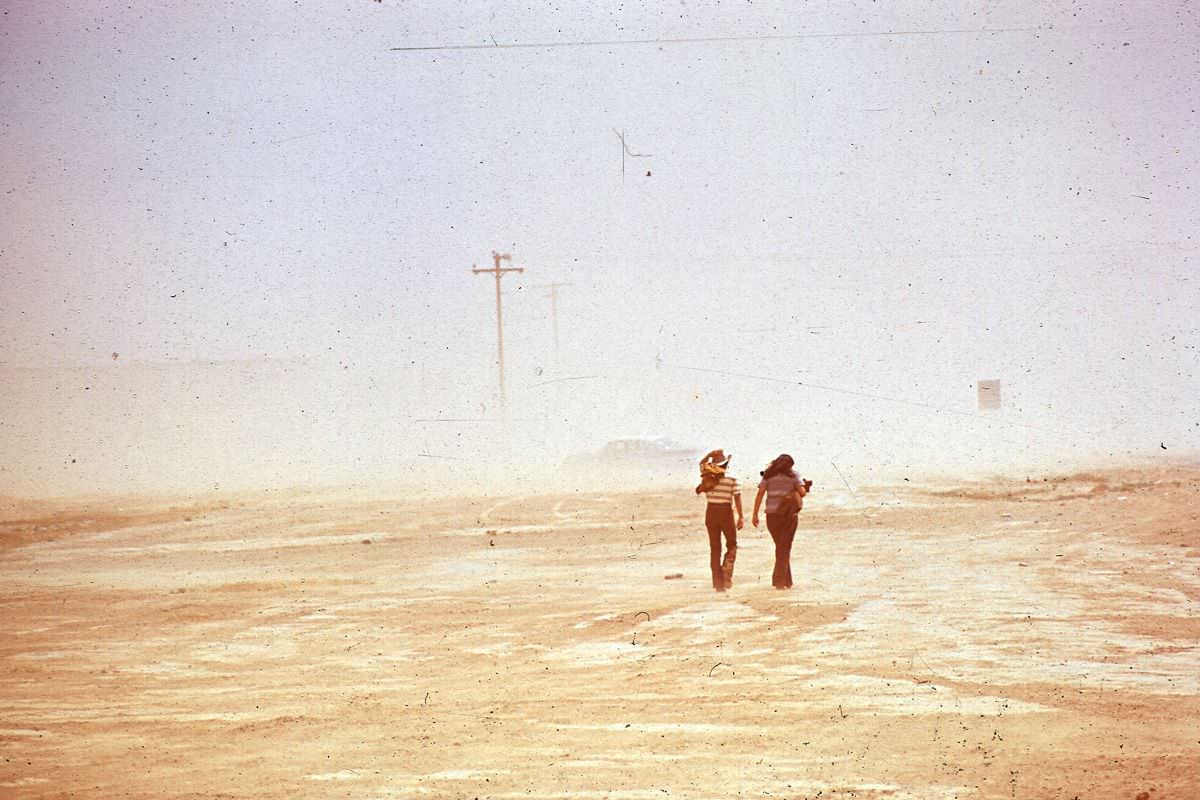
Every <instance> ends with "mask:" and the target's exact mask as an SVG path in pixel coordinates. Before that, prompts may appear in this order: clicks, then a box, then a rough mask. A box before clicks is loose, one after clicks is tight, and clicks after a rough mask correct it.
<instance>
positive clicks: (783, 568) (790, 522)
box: [767, 514, 799, 589]
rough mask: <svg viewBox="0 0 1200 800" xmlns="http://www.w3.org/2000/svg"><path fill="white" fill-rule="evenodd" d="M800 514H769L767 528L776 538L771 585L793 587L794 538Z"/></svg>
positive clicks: (785, 587)
mask: <svg viewBox="0 0 1200 800" xmlns="http://www.w3.org/2000/svg"><path fill="white" fill-rule="evenodd" d="M798 521H799V515H798V514H767V530H768V531H770V532H771V538H772V539H774V540H775V571H774V572H773V573H771V585H772V586H774V587H775V588H777V589H790V588H792V540H793V539H795V538H796V523H797V522H798Z"/></svg>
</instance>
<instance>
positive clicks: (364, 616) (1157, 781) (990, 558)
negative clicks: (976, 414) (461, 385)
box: [0, 468, 1200, 800]
mask: <svg viewBox="0 0 1200 800" xmlns="http://www.w3.org/2000/svg"><path fill="white" fill-rule="evenodd" d="M1022 477H1023V476H1022ZM820 489H821V487H818V490H817V491H816V492H815V493H814V494H813V495H812V497H811V498H810V502H809V504H808V507H807V508H806V510H805V512H804V514H803V515H802V517H801V528H800V532H799V534H798V537H797V545H796V552H795V554H794V557H793V571H794V573H795V575H796V587H795V588H794V589H793V590H792V591H790V592H780V591H775V590H773V589H772V588H771V586H770V572H771V561H772V555H773V553H772V546H771V542H770V538H769V537H768V536H767V534H766V532H765V531H755V530H753V529H752V528H750V527H749V526H748V527H747V529H746V530H745V531H743V532H742V535H741V548H740V553H739V559H738V562H737V571H736V573H735V576H734V580H735V585H734V587H733V589H732V590H731V591H730V592H729V593H727V594H724V595H718V594H716V593H714V592H713V591H712V590H711V589H710V588H709V578H708V575H707V558H708V556H707V543H706V541H707V540H706V537H705V535H704V533H703V528H702V525H701V524H700V519H701V516H702V508H701V505H700V502H701V501H699V500H698V499H697V498H696V497H695V496H694V495H692V494H691V493H690V490H688V489H686V488H685V489H682V490H680V491H674V492H657V493H643V494H599V493H592V494H589V493H565V494H559V495H554V496H528V497H511V498H491V499H486V498H479V499H474V500H456V501H446V500H437V501H434V500H413V499H411V498H404V497H400V496H389V497H381V496H374V497H361V496H360V497H351V496H348V495H343V496H338V495H332V494H331V495H326V496H315V495H307V496H286V497H285V496H279V495H270V496H242V497H226V498H219V499H213V500H206V501H204V502H195V501H189V502H176V503H174V504H172V503H169V502H161V501H160V502H155V501H153V500H150V499H136V498H132V499H131V498H123V499H120V500H108V501H103V502H101V501H91V502H82V501H81V502H74V503H67V502H61V503H54V504H50V503H31V502H18V501H13V500H9V501H7V502H6V504H5V509H6V510H5V519H4V522H3V523H2V528H0V530H2V538H0V545H2V549H0V576H2V581H0V602H2V603H3V619H4V627H5V636H4V638H3V644H2V646H0V660H2V664H3V670H2V672H0V709H2V710H0V750H2V753H3V763H2V765H0V796H3V797H22V798H60V797H89V798H118V797H120V798H335V797H338V798H340V797H346V798H426V797H428V798H476V797H478V798H503V797H513V798H609V797H612V798H660V797H663V798H666V797H676V798H730V797H781V798H838V799H839V800H840V799H842V798H863V799H866V800H878V799H880V798H894V799H896V800H900V799H911V800H934V799H938V800H940V799H943V798H1008V799H1010V800H1011V799H1013V798H1029V799H1031V800H1032V799H1034V798H1036V799H1038V800H1043V799H1052V798H1061V799H1062V800H1074V798H1079V800H1095V799H1097V798H1121V799H1122V800H1138V799H1139V798H1141V800H1147V798H1149V799H1150V800H1155V799H1160V800H1161V798H1175V799H1178V800H1191V799H1192V798H1196V797H1200V699H1198V698H1200V607H1198V605H1197V599H1198V598H1200V571H1198V566H1200V558H1198V555H1200V554H1198V551H1197V546H1198V545H1200V521H1198V520H1200V471H1196V470H1188V469H1184V468H1180V469H1172V470H1170V471H1156V472H1146V471H1142V472H1134V471H1128V472H1121V473H1109V474H1093V475H1077V476H1074V477H1072V478H1070V479H1051V480H1044V479H1042V478H1041V477H1037V478H1034V479H1033V480H1032V481H1029V482H1027V481H1026V480H1024V479H1022V480H1021V481H1020V482H1014V483H1012V484H1011V485H1008V484H998V483H997V484H986V485H985V484H977V485H971V486H959V487H954V486H941V487H937V486H929V485H926V486H922V487H916V486H901V487H890V488H884V489H878V490H874V491H870V492H868V491H860V492H859V493H858V494H856V495H855V496H849V495H848V494H846V493H843V494H842V495H840V496H836V495H835V494H834V493H832V492H827V493H826V494H825V495H823V494H822V492H821V491H820ZM746 499H747V501H748V502H749V501H751V500H752V496H748V497H747V498H746ZM675 573H682V574H683V577H682V578H678V579H666V578H665V577H664V576H667V575H672V574H675Z"/></svg>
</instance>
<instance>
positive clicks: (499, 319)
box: [471, 250, 525, 423]
mask: <svg viewBox="0 0 1200 800" xmlns="http://www.w3.org/2000/svg"><path fill="white" fill-rule="evenodd" d="M501 260H504V261H512V256H511V255H510V254H508V253H504V254H501V253H497V252H496V251H495V250H493V251H492V263H493V265H494V266H493V267H492V268H491V269H479V268H478V267H476V266H475V265H473V264H472V265H471V272H473V273H475V274H476V275H478V274H479V273H481V272H490V273H492V274H493V275H495V276H496V350H497V354H498V356H499V358H498V360H497V362H496V363H497V364H498V365H499V368H500V421H501V423H504V422H506V421H507V420H508V408H507V398H506V397H505V394H504V317H503V316H502V314H501V311H500V278H501V277H502V276H503V275H504V273H506V272H524V271H525V269H524V268H523V267H504V268H501V267H500V261H501Z"/></svg>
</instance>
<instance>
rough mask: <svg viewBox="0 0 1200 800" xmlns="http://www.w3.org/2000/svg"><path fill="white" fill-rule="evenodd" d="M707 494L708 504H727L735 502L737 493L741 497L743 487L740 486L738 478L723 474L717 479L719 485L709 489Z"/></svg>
mask: <svg viewBox="0 0 1200 800" xmlns="http://www.w3.org/2000/svg"><path fill="white" fill-rule="evenodd" d="M705 494H707V495H708V504H709V505H710V506H727V505H729V504H730V503H732V502H733V496H734V495H735V494H736V495H738V496H739V497H740V496H741V494H742V488H741V487H740V486H738V482H737V478H731V477H729V476H728V475H722V476H721V479H720V480H719V481H717V485H716V486H714V487H713V488H711V489H709V490H708V491H707V492H705Z"/></svg>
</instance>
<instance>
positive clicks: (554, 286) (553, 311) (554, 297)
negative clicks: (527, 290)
mask: <svg viewBox="0 0 1200 800" xmlns="http://www.w3.org/2000/svg"><path fill="white" fill-rule="evenodd" d="M571 285H572V284H570V283H543V284H541V285H540V286H535V287H534V288H535V289H549V290H550V293H549V294H547V295H546V296H547V297H549V298H550V321H551V324H553V326H554V372H555V377H558V375H557V373H558V287H560V286H571Z"/></svg>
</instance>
